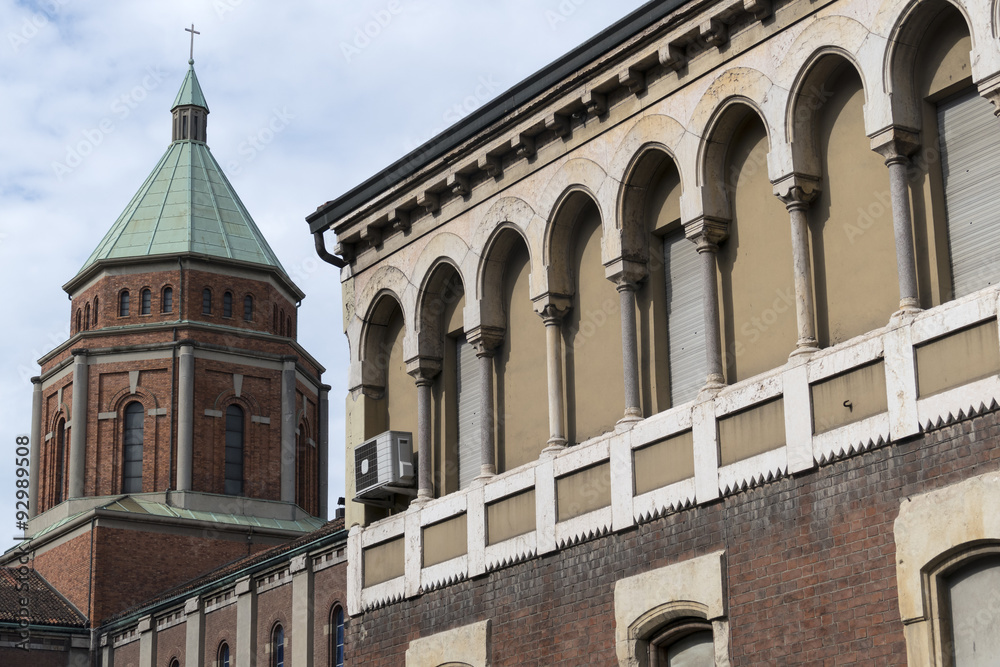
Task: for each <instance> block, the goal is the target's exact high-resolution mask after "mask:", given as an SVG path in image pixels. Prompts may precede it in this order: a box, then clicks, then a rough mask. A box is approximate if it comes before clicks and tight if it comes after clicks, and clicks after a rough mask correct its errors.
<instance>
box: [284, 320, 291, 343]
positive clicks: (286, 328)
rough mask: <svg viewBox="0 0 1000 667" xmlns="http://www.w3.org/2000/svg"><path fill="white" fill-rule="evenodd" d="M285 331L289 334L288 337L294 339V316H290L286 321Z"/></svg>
mask: <svg viewBox="0 0 1000 667" xmlns="http://www.w3.org/2000/svg"><path fill="white" fill-rule="evenodd" d="M285 331H287V332H288V337H289V338H291V337H292V316H291V315H289V316H288V319H287V320H286V321H285Z"/></svg>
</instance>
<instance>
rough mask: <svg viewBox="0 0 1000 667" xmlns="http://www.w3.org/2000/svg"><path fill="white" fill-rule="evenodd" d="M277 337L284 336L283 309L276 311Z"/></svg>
mask: <svg viewBox="0 0 1000 667" xmlns="http://www.w3.org/2000/svg"><path fill="white" fill-rule="evenodd" d="M278 335H279V336H284V335H285V311H284V309H282V310H279V311H278Z"/></svg>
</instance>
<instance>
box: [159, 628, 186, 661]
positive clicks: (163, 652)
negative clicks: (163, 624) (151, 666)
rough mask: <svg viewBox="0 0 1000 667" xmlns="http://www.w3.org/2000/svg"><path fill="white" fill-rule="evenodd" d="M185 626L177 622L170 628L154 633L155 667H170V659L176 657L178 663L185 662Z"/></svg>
mask: <svg viewBox="0 0 1000 667" xmlns="http://www.w3.org/2000/svg"><path fill="white" fill-rule="evenodd" d="M186 632H187V626H186V625H185V624H184V623H179V624H177V625H175V626H174V627H172V628H167V629H166V630H164V631H162V632H159V633H157V635H156V667H170V661H171V660H172V659H174V658H177V661H178V662H180V664H182V665H184V664H187V663H186V662H185V660H184V645H185V642H186V641H187V636H186V634H185V633H186Z"/></svg>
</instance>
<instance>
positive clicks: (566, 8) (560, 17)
mask: <svg viewBox="0 0 1000 667" xmlns="http://www.w3.org/2000/svg"><path fill="white" fill-rule="evenodd" d="M585 4H587V0H562V1H561V2H560V3H559V4H558V5H557V6H556V8H555V9H546V10H545V21H546V22H547V23H548V24H549V30H552V31H553V32H555V31H556V30H558V29H559V26H560V25H562V24H563V23H565V22H566V21H568V20H569V19H570V17H571V16H573V14H576V12H577V10H579V9H580V7H582V6H583V5H585Z"/></svg>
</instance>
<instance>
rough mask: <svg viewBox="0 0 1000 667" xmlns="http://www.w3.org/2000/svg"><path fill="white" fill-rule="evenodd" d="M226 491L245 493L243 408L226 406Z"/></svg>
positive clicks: (233, 494)
mask: <svg viewBox="0 0 1000 667" xmlns="http://www.w3.org/2000/svg"><path fill="white" fill-rule="evenodd" d="M225 492H226V493H227V494H229V495H231V496H239V495H242V494H243V408H241V407H240V406H238V405H230V406H229V407H228V408H226V481H225Z"/></svg>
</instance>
